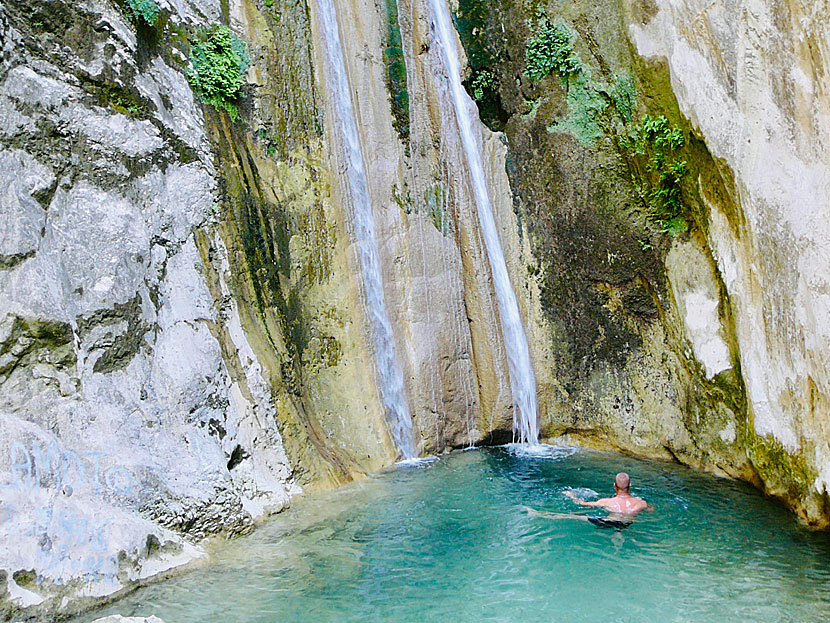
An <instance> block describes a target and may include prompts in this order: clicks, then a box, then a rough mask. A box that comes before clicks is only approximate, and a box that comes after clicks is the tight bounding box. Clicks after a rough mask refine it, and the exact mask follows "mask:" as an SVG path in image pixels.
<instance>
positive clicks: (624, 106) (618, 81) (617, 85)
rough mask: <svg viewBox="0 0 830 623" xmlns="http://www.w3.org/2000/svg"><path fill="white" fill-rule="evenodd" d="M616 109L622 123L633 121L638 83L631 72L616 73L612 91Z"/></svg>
mask: <svg viewBox="0 0 830 623" xmlns="http://www.w3.org/2000/svg"><path fill="white" fill-rule="evenodd" d="M611 100H612V101H613V102H614V109H615V110H616V111H617V115H618V116H619V118H620V121H621V122H622V123H624V124H625V123H631V121H632V120H633V119H634V112H635V111H636V110H637V85H636V83H635V82H634V77H633V76H632V75H631V74H629V73H622V74H615V75H614V88H613V90H612V91H611Z"/></svg>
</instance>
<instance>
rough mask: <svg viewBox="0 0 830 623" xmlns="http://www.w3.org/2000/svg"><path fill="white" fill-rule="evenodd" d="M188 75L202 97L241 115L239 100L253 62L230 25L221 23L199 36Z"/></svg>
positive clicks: (232, 113) (231, 115) (191, 55)
mask: <svg viewBox="0 0 830 623" xmlns="http://www.w3.org/2000/svg"><path fill="white" fill-rule="evenodd" d="M190 63H191V68H190V70H189V71H188V73H187V79H188V80H189V81H190V84H191V85H192V87H193V90H194V91H195V92H196V93H197V94H198V95H199V97H200V98H201V99H202V101H204V102H207V103H208V104H211V105H212V106H214V107H215V108H217V109H222V110H225V111H227V113H228V114H229V115H230V117H231V119H233V120H236V119H237V118H238V117H239V111H238V109H237V107H236V102H237V100H238V99H239V96H240V95H241V93H242V86H243V85H244V84H245V72H246V71H248V67H250V65H251V58H250V56H249V55H248V50H247V47H246V46H245V43H244V42H243V41H242V40H241V39H239V37H237V36H236V35H234V34H233V33H232V32H231V30H230V28H228V27H227V26H217V27H215V28H213V29H212V30H208V31H204V32H202V33H200V34H199V35H198V36H197V40H196V42H195V43H194V44H193V45H192V47H191V49H190Z"/></svg>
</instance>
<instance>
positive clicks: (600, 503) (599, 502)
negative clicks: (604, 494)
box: [562, 491, 608, 507]
mask: <svg viewBox="0 0 830 623" xmlns="http://www.w3.org/2000/svg"><path fill="white" fill-rule="evenodd" d="M562 495H564V496H565V497H569V498H571V499H572V500H573V501H574V502H576V503H577V504H579V505H580V506H603V507H604V506H605V505H606V504H607V503H608V499H607V498H603V499H601V500H597V501H596V502H586V501H585V500H581V499H580V498H578V497H576V493H574V492H573V491H563V492H562Z"/></svg>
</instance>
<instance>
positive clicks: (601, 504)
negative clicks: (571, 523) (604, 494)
mask: <svg viewBox="0 0 830 623" xmlns="http://www.w3.org/2000/svg"><path fill="white" fill-rule="evenodd" d="M614 493H615V494H616V495H614V497H612V498H602V499H599V500H596V501H595V502H586V501H585V500H582V499H580V498H578V497H576V494H575V493H574V492H573V491H563V492H562V495H564V496H566V497H569V498H571V499H572V500H573V501H574V502H576V503H577V504H579V505H580V506H593V507H598V508H604V509H605V510H607V511H608V512H609V514H608V516H607V517H597V516H593V515H573V514H570V513H543V512H541V511H537V510H534V509H532V508H529V507H525V508H527V511H528V512H529V513H532V514H534V515H539V516H540V517H547V518H549V519H577V520H580V521H590V522H591V523H592V524H594V525H595V526H597V527H599V528H615V529H617V530H622V529H623V528H627V527H628V526H630V525H631V524H632V523H633V521H634V517H636V515H637V513H639V512H641V511H644V510H647V509H649V508H650V507H649V505H648V503H647V502H646V501H645V500H643V499H642V498H637V497H634V496H633V495H631V478H630V477H629V475H628V474H626V473H625V472H620V473H619V474H617V476H616V477H615V478H614Z"/></svg>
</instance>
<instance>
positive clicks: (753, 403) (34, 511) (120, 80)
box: [0, 0, 830, 619]
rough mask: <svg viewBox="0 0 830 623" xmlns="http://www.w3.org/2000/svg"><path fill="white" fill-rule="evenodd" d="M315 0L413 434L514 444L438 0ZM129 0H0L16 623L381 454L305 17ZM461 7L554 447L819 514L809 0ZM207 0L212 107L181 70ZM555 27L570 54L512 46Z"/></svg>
mask: <svg viewBox="0 0 830 623" xmlns="http://www.w3.org/2000/svg"><path fill="white" fill-rule="evenodd" d="M334 5H335V8H336V13H337V19H338V23H339V31H340V42H341V45H342V47H343V52H344V57H345V58H344V60H345V64H346V70H347V74H348V81H349V88H350V97H351V98H352V103H353V105H354V109H355V115H356V117H357V121H358V124H357V125H358V128H359V131H360V132H359V133H360V136H359V142H360V151H361V154H362V158H363V161H364V164H365V167H366V170H367V172H368V178H369V179H368V182H369V188H368V191H369V195H370V197H371V200H372V209H373V215H374V219H375V222H374V227H375V232H376V237H377V243H378V249H379V257H380V270H381V275H382V280H383V285H384V294H385V300H386V306H387V310H388V313H389V316H390V322H391V325H392V328H393V333H394V336H395V345H394V346H395V351H396V353H397V356H398V359H399V363H400V365H401V368H402V370H403V373H404V385H405V393H406V396H407V399H408V401H409V410H410V412H411V414H412V420H413V432H414V438H415V444H416V446H417V449H418V452H419V454H421V455H427V454H437V453H441V452H444V451H447V450H450V449H453V448H461V447H467V446H471V445H477V444H490V443H504V442H507V441H510V440H511V439H512V436H513V431H512V420H513V414H512V410H513V404H512V397H511V392H510V382H509V376H508V366H507V359H506V354H505V344H504V339H503V337H502V333H501V328H500V326H499V321H498V307H497V302H496V298H495V293H494V289H493V283H492V277H491V268H490V265H489V262H488V259H487V254H486V251H485V248H484V242H483V239H482V234H481V230H480V226H479V221H478V215H477V209H476V205H475V201H474V194H473V191H472V187H471V180H470V175H469V171H468V170H467V164H466V159H465V154H464V150H463V146H462V144H461V138H460V136H459V131H458V124H457V121H456V118H455V112H454V109H453V105H452V102H451V98H450V93H449V82H448V80H449V78H450V77H449V76H447V75H446V69H445V67H444V64H443V63H442V60H441V56H440V50H439V49H438V46H437V43H436V39H435V33H434V25H433V16H432V14H431V9H430V3H429V2H425V1H424V0H399V1H398V2H395V1H394V0H384V1H383V2H380V1H378V2H368V1H365V0H348V1H346V0H343V1H340V0H338V1H337V2H335V3H334ZM146 6H148V4H147V3H146V2H144V3H142V2H140V1H137V0H123V1H121V0H119V1H117V2H113V1H108V0H84V1H83V2H78V3H68V2H65V1H64V0H30V1H28V2H21V1H18V0H3V2H2V5H0V28H2V31H1V32H2V34H0V37H2V40H1V41H0V43H1V44H2V68H1V69H0V85H2V86H0V113H2V114H0V120H2V123H1V124H0V143H2V150H0V159H2V160H3V162H4V163H5V166H3V167H2V168H0V176H3V179H4V181H5V184H4V186H5V188H6V190H5V193H4V195H3V199H2V201H0V211H2V215H3V228H2V231H0V426H2V431H3V434H2V435H0V503H1V504H2V507H0V575H1V576H2V577H0V580H2V581H0V613H2V614H3V615H4V616H5V617H7V618H10V617H24V616H30V617H40V618H44V619H45V618H47V617H50V616H53V615H54V613H56V612H57V611H59V610H60V611H62V612H72V611H75V610H79V609H83V608H86V607H88V606H89V605H91V604H93V603H95V602H97V601H99V600H100V599H105V598H111V597H112V596H115V595H118V594H119V592H121V591H125V590H129V589H130V588H131V587H134V586H136V585H137V584H140V583H141V582H144V581H147V580H148V579H149V578H152V577H157V576H159V575H160V574H164V573H167V572H170V571H171V570H172V569H174V568H176V567H178V566H180V565H182V564H185V563H187V562H190V561H195V560H199V559H202V558H204V557H205V553H204V550H203V548H202V546H201V545H199V541H200V540H201V539H203V538H205V537H208V536H211V535H220V536H232V535H236V534H241V533H245V532H247V531H249V530H250V529H252V527H253V526H254V525H255V522H256V521H257V520H259V519H260V518H262V517H264V516H266V515H267V514H269V513H273V512H278V511H280V510H281V509H283V508H285V507H286V506H287V505H288V504H289V503H290V499H291V498H292V497H293V496H294V495H297V494H298V493H300V492H301V491H303V490H311V489H313V488H315V487H328V486H334V485H336V484H338V483H341V482H345V481H347V480H350V479H353V478H358V477H360V476H361V475H362V474H365V473H367V472H370V471H373V470H377V469H379V468H381V467H383V466H386V465H389V464H391V463H393V462H394V461H395V460H397V459H398V458H399V456H400V453H399V449H398V448H396V447H395V443H394V441H393V438H392V436H391V435H390V433H389V427H388V424H387V420H386V414H385V408H384V403H383V400H382V397H381V393H380V389H379V386H378V384H379V381H378V370H377V369H376V365H375V356H374V355H375V353H374V350H373V349H374V347H373V342H372V334H371V324H370V322H369V319H368V316H367V309H366V304H365V302H364V291H363V287H364V286H363V283H362V279H361V276H360V275H361V270H360V259H359V256H358V251H357V248H356V243H355V233H354V224H353V220H352V214H353V212H352V206H351V205H350V200H349V196H348V192H347V189H346V187H345V186H344V184H345V182H344V177H345V176H344V173H345V166H346V165H345V160H344V147H343V145H342V144H341V143H342V138H341V137H340V135H339V134H338V132H337V120H336V118H335V114H336V110H335V106H334V99H333V94H332V93H331V88H332V86H331V85H332V80H331V75H330V68H329V66H328V64H327V63H328V61H327V49H326V46H325V45H324V44H323V43H322V40H321V26H320V13H319V10H320V7H319V6H318V5H317V4H316V3H315V2H314V0H308V2H306V1H305V0H301V1H300V2H297V1H295V0H230V1H228V2H220V1H219V0H158V2H157V7H158V13H157V14H156V15H155V17H153V16H152V13H150V14H149V15H150V17H149V18H148V17H146V16H145V17H142V16H141V14H139V13H137V12H136V9H135V8H134V7H146ZM451 8H452V9H453V11H454V16H455V25H456V27H457V29H458V34H459V40H458V41H457V44H458V46H459V49H460V50H461V51H462V54H466V60H467V65H468V68H467V71H466V73H465V75H464V76H463V78H464V79H465V85H466V86H467V88H468V90H469V91H470V94H471V96H472V98H473V99H475V100H476V103H477V104H478V109H479V113H480V115H481V119H482V123H481V124H480V125H479V126H478V127H477V128H476V133H477V138H478V139H479V140H480V142H481V145H482V152H483V156H484V162H485V169H486V177H487V184H488V189H489V193H490V197H491V199H492V202H493V209H494V214H495V217H496V223H497V226H498V229H499V236H500V239H501V243H502V246H503V248H504V251H505V256H506V259H507V264H508V270H509V272H510V278H511V280H512V282H513V286H514V290H515V292H516V294H517V297H518V299H519V306H520V308H521V310H522V313H523V316H524V320H525V329H526V332H527V335H528V340H529V342H530V346H531V356H532V359H533V364H534V368H535V373H536V378H537V386H538V397H539V414H538V417H539V424H540V429H541V430H540V437H541V438H543V439H545V440H548V441H552V442H557V443H561V442H568V443H575V444H580V445H584V446H588V447H596V448H602V449H615V450H621V451H624V452H628V453H632V454H636V455H640V456H650V457H662V458H672V459H676V460H679V461H681V462H683V463H687V464H689V465H692V466H695V467H699V468H702V469H707V470H711V471H714V472H716V473H721V474H724V475H729V476H733V477H738V478H742V479H744V480H747V481H750V482H752V483H754V484H755V485H756V486H758V487H759V488H761V489H763V490H764V491H766V492H767V493H769V494H770V495H773V496H775V497H777V498H778V499H780V500H781V501H783V502H784V503H785V504H787V505H789V506H790V507H791V508H793V510H795V511H796V512H797V513H798V514H799V515H801V516H802V517H803V518H804V519H806V520H807V521H808V522H809V523H811V524H813V525H816V526H826V525H827V523H828V521H830V508H829V507H828V496H827V479H828V477H830V445H829V444H830V430H828V426H830V423H829V422H828V415H827V392H828V390H829V388H828V379H827V372H826V370H827V367H826V365H824V364H825V361H826V358H827V355H826V352H827V347H828V346H830V344H828V339H829V338H828V327H830V318H828V317H827V306H828V303H827V300H826V298H827V294H826V290H827V286H826V284H825V280H826V275H827V274H830V273H828V271H827V269H828V266H827V264H828V262H829V261H830V260H828V257H830V255H828V254H827V253H825V252H824V250H825V247H826V245H827V242H826V241H828V240H830V232H828V231H827V225H826V224H825V221H824V220H823V219H822V216H824V215H826V214H827V212H828V201H827V197H828V196H830V166H828V165H830V162H828V153H827V139H828V136H827V134H828V132H830V101H828V97H829V96H828V92H827V86H826V78H827V74H826V69H827V67H828V62H830V59H829V58H828V56H830V50H828V41H830V33H828V25H827V24H828V17H830V16H828V14H827V12H828V9H827V7H826V5H823V4H821V3H813V4H811V3H806V2H803V3H802V2H799V1H797V0H791V1H790V2H782V3H775V6H774V7H772V8H770V7H769V6H767V4H766V3H763V2H752V1H749V0H743V1H738V0H734V1H728V2H726V1H724V2H715V3H712V2H705V3H704V2H696V1H695V0H685V1H675V0H660V1H657V2H651V1H650V0H597V1H596V2H592V3H583V2H574V1H571V2H568V1H564V0H563V1H549V2H534V3H522V2H516V1H510V2H508V1H507V0H504V1H500V0H496V1H490V2H479V1H471V0H460V1H459V2H458V3H456V4H453V5H452V7H451ZM223 26H227V27H229V30H228V31H227V33H228V36H229V39H227V40H228V41H232V42H233V45H234V46H237V48H234V49H235V50H238V52H235V53H237V54H238V56H237V57H236V58H237V59H238V60H240V59H241V60H244V67H240V71H241V75H242V76H243V77H244V84H242V86H241V88H240V89H239V92H238V93H235V95H234V97H233V98H232V99H230V100H227V101H220V100H216V99H214V100H211V99H210V97H208V96H206V93H205V91H204V87H201V89H202V90H200V87H199V86H198V85H199V82H198V80H195V79H194V75H193V72H194V67H195V64H196V63H197V59H195V54H196V52H194V50H199V49H200V48H199V46H200V45H203V44H204V43H205V42H211V41H215V39H214V37H216V36H217V33H218V35H219V36H224V35H223V34H222V33H225V32H226V31H224V30H221V27H223ZM545 33H548V35H550V34H551V33H553V35H555V36H558V37H559V41H560V43H561V42H564V44H563V46H564V47H562V46H560V49H564V50H565V56H564V57H563V58H562V59H560V60H562V62H563V63H564V64H560V65H555V66H553V67H552V68H546V71H545V72H541V71H540V72H537V73H536V74H533V72H529V60H528V58H529V57H528V42H529V41H532V40H534V38H538V37H540V36H547V35H545ZM553 35H552V36H553ZM237 38H238V39H237ZM240 46H241V48H240ZM243 48H244V51H243ZM563 68H564V69H563ZM531 74H532V75H531ZM471 105H472V104H471ZM644 115H648V117H647V120H648V122H649V123H648V124H647V123H646V122H644V121H643V116H644ZM662 117H665V121H664V122H663V121H661V118H662ZM661 141H663V142H661ZM667 142H670V143H671V146H670V147H666V144H667ZM681 163H682V164H681ZM672 167H674V168H672ZM666 197H668V199H666Z"/></svg>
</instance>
